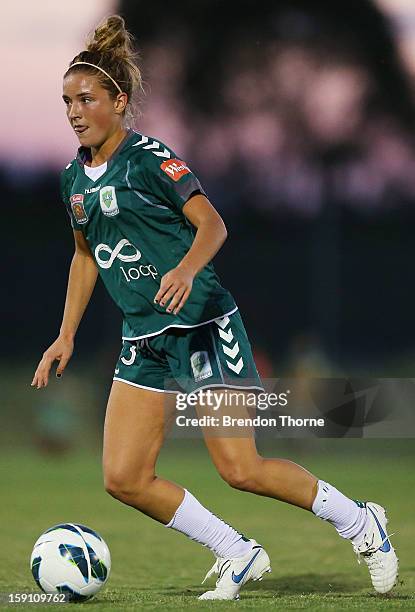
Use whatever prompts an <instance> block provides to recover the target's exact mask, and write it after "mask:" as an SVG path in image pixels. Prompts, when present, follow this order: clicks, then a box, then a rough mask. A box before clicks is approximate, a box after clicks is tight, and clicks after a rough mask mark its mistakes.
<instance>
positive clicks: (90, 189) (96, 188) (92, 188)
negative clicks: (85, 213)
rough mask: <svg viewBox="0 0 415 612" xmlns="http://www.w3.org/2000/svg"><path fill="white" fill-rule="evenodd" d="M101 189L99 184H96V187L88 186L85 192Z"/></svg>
mask: <svg viewBox="0 0 415 612" xmlns="http://www.w3.org/2000/svg"><path fill="white" fill-rule="evenodd" d="M100 189H101V185H98V187H90V188H89V189H85V193H95V192H96V191H99V190H100Z"/></svg>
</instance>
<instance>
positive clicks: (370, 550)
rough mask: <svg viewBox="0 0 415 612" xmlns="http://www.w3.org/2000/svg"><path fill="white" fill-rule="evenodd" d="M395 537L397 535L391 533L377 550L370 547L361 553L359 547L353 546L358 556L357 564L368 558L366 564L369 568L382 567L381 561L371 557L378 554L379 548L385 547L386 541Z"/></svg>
mask: <svg viewBox="0 0 415 612" xmlns="http://www.w3.org/2000/svg"><path fill="white" fill-rule="evenodd" d="M393 535H395V533H391V534H389V535H387V536H386V537H385V538H383V540H382V542H381V543H380V544H379V546H378V547H377V548H375V547H374V546H369V547H368V548H367V549H366V550H365V551H360V550H359V549H358V548H357V547H354V546H353V548H354V551H355V553H356V555H357V562H358V563H359V564H360V563H361V562H362V557H368V559H367V560H366V563H367V565H369V567H372V566H375V565H377V564H379V565H380V561H379V559H376V558H375V557H372V559H371V558H370V557H371V555H373V554H374V553H375V552H377V551H378V550H379V548H381V547H382V546H383V545H384V543H385V542H386V540H389V538H391V537H392V536H393Z"/></svg>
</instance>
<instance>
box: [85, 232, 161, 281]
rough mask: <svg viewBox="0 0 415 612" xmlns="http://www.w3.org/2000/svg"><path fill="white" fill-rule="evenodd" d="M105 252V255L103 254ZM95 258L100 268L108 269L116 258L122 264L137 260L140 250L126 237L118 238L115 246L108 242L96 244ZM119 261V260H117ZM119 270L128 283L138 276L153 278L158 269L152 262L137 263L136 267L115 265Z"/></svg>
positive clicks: (139, 257) (138, 259)
mask: <svg viewBox="0 0 415 612" xmlns="http://www.w3.org/2000/svg"><path fill="white" fill-rule="evenodd" d="M104 253H105V256H103V255H104ZM94 254H95V260H96V262H97V264H98V265H99V267H100V268H104V270H108V269H109V268H111V267H112V264H113V263H114V262H115V261H116V260H117V259H118V260H119V261H120V262H122V263H123V264H129V263H133V262H138V261H140V259H141V251H139V250H138V249H137V247H136V246H134V245H133V244H131V242H129V241H128V240H127V239H126V238H123V239H122V240H120V241H119V242H118V243H117V244H116V245H115V247H114V248H113V249H112V248H111V247H110V246H108V244H104V243H101V244H98V245H97V246H96V247H95V251H94ZM118 263H119V262H118ZM117 267H119V269H120V270H121V273H122V276H123V277H124V279H125V280H126V281H127V283H130V282H131V281H136V280H138V279H139V278H144V277H146V276H151V277H152V278H153V279H155V278H156V277H157V276H158V271H157V268H156V267H155V266H153V264H148V265H146V264H139V265H137V266H136V267H131V266H117Z"/></svg>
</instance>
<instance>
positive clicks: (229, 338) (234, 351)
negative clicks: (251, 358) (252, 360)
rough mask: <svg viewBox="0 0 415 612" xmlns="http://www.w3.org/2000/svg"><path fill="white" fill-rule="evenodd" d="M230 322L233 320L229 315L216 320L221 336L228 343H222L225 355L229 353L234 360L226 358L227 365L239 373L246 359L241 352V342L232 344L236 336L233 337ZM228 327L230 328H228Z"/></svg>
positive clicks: (228, 355)
mask: <svg viewBox="0 0 415 612" xmlns="http://www.w3.org/2000/svg"><path fill="white" fill-rule="evenodd" d="M230 322H231V321H230V319H229V317H228V316H225V317H223V318H222V319H216V321H215V323H216V325H217V326H218V327H219V329H218V332H219V336H220V338H222V340H224V341H225V343H226V344H225V343H221V346H222V350H223V352H224V353H225V355H227V357H229V359H231V360H232V361H228V360H227V359H226V365H227V366H228V368H229V369H230V370H232V371H233V372H235V373H236V374H239V373H240V371H241V370H242V368H243V366H244V360H243V359H242V356H241V354H240V352H239V350H240V349H239V343H238V342H235V343H234V344H233V345H232V342H233V339H234V337H233V333H232V329H231V328H230V326H229V325H230ZM228 326H229V327H228ZM227 327H228V329H226V328H227ZM235 360H237V361H236V363H235Z"/></svg>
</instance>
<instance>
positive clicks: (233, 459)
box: [201, 391, 398, 593]
mask: <svg viewBox="0 0 415 612" xmlns="http://www.w3.org/2000/svg"><path fill="white" fill-rule="evenodd" d="M216 393H218V392H217V391H216ZM221 393H222V394H223V391H222V392H221ZM238 393H243V392H242V391H239V392H238ZM218 399H219V398H218ZM219 403H220V402H219V401H218V402H217V403H216V405H219ZM222 404H223V402H222ZM241 404H243V402H241ZM204 410H205V408H204V407H203V408H202V410H201V412H204ZM238 411H239V412H240V409H239V408H238ZM245 416H248V414H246V415H245ZM217 433H218V432H217V430H216V431H215V429H213V428H205V430H204V435H205V442H206V446H207V448H208V450H209V453H210V456H211V458H212V461H213V463H214V465H215V466H216V468H217V470H218V472H219V474H220V475H221V476H222V478H223V479H224V480H225V481H226V482H227V483H228V484H229V485H230V486H232V487H233V488H236V489H239V490H242V491H248V492H250V493H255V494H257V495H264V496H267V497H272V498H275V499H278V500H280V501H284V502H287V503H289V504H293V505H295V506H298V507H300V508H303V509H305V510H310V511H312V512H313V513H314V514H315V515H316V516H318V517H319V518H321V519H323V520H326V521H328V522H329V523H330V524H332V525H333V526H334V527H335V529H336V530H337V532H338V533H339V535H340V536H341V537H343V538H345V539H348V540H350V541H351V542H352V544H353V548H354V550H355V552H356V553H357V554H358V555H359V556H362V557H363V559H364V560H365V562H366V563H367V565H368V568H369V572H370V575H371V579H372V584H373V586H374V588H375V589H376V591H378V592H380V593H386V592H388V591H390V590H391V589H392V587H393V586H394V585H395V583H396V579H397V573H398V560H397V557H396V554H395V551H394V549H393V547H392V545H391V543H390V541H389V537H388V535H387V531H386V523H387V519H386V514H385V510H384V508H382V507H381V506H379V505H378V504H374V503H373V502H367V503H362V502H357V501H354V500H352V499H349V498H348V497H346V496H345V495H343V493H341V492H340V491H338V490H337V489H336V488H335V487H333V486H332V485H330V484H328V483H326V482H324V481H322V480H318V479H317V478H316V477H315V476H313V475H312V474H310V473H309V472H308V471H307V470H305V469H304V468H303V467H301V466H299V465H297V464H295V463H293V462H291V461H287V460H285V459H269V458H264V457H261V456H260V455H259V454H258V453H257V450H256V445H255V440H254V437H253V433H252V431H251V430H249V428H244V429H243V428H240V430H239V431H237V430H235V429H234V430H233V432H232V433H233V437H222V436H221V437H218V435H217ZM218 583H219V586H220V580H218Z"/></svg>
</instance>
